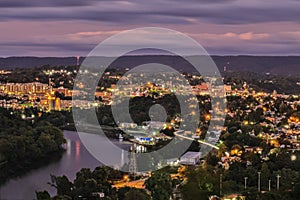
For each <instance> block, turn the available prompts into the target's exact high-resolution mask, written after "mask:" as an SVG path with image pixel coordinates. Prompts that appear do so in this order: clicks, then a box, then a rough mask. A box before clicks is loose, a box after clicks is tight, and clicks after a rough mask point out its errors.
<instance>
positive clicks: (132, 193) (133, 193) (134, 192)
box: [124, 188, 151, 200]
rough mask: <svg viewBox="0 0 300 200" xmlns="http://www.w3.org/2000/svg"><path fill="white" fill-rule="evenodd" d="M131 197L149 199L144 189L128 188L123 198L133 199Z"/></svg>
mask: <svg viewBox="0 0 300 200" xmlns="http://www.w3.org/2000/svg"><path fill="white" fill-rule="evenodd" d="M133 199H141V200H151V197H150V195H148V194H147V193H146V191H145V190H140V189H136V188H130V190H129V191H128V192H126V193H125V195H124V200H133Z"/></svg>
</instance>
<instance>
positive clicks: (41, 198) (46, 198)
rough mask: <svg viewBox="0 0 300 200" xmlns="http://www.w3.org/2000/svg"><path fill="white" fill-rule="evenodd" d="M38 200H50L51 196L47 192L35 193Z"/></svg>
mask: <svg viewBox="0 0 300 200" xmlns="http://www.w3.org/2000/svg"><path fill="white" fill-rule="evenodd" d="M35 195H36V198H37V200H50V199H51V196H50V194H49V193H48V192H47V191H45V190H44V191H43V192H35Z"/></svg>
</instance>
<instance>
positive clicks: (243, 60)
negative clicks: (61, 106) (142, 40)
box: [0, 55, 300, 75]
mask: <svg viewBox="0 0 300 200" xmlns="http://www.w3.org/2000/svg"><path fill="white" fill-rule="evenodd" d="M157 56H160V57H163V60H165V61H168V59H170V60H169V62H167V63H170V64H171V63H172V61H171V59H172V56H163V55H156V56H155V55H151V56H143V55H138V56H134V57H135V58H134V60H135V61H136V63H139V61H140V60H141V59H143V60H144V59H146V60H149V58H150V59H151V57H156V58H155V59H156V60H157V59H158V58H157ZM212 58H213V60H214V61H215V63H216V64H217V66H218V67H219V69H220V71H223V69H224V66H226V68H227V70H228V71H251V72H256V73H271V74H273V75H300V56H212ZM83 59H84V57H82V58H81V59H80V62H82V61H83ZM130 60H132V59H130ZM123 61H124V63H123V64H122V63H121V64H122V65H121V67H126V65H128V64H129V63H128V60H126V59H124V60H123ZM121 62H122V61H121ZM76 63H77V60H76V57H8V58H0V69H13V68H33V67H38V66H44V65H51V66H71V65H76ZM134 63H135V62H134ZM129 65H133V63H130V64H129ZM117 67H119V66H117ZM175 68H177V70H180V71H186V69H185V67H184V64H182V65H181V64H180V63H176V67H175ZM187 70H188V69H187Z"/></svg>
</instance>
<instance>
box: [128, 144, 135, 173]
mask: <svg viewBox="0 0 300 200" xmlns="http://www.w3.org/2000/svg"><path fill="white" fill-rule="evenodd" d="M129 153H130V160H129V173H130V174H131V175H133V177H134V178H135V175H136V172H137V166H136V155H135V154H136V153H135V146H131V147H130V152H129Z"/></svg>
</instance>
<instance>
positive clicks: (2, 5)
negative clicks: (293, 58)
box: [0, 0, 300, 57]
mask: <svg viewBox="0 0 300 200" xmlns="http://www.w3.org/2000/svg"><path fill="white" fill-rule="evenodd" d="M139 27H163V28H170V29H174V30H177V31H180V32H183V33H185V34H187V35H189V36H191V37H192V38H194V39H195V40H197V41H198V42H199V43H200V44H202V45H203V46H204V47H205V48H206V50H207V51H208V52H209V53H210V54H212V55H238V54H249V55H300V1H299V0H284V1H282V0H133V1H113V0H42V1H37V0H0V30H1V31H0V36H1V37H0V47H1V48H0V56H1V57H7V56H76V55H81V56H85V55H87V54H88V53H89V52H90V51H91V50H92V49H93V48H94V47H95V46H96V45H97V44H98V43H99V42H101V41H102V40H104V39H105V38H107V37H109V36H111V35H113V34H115V33H118V32H120V31H122V30H127V29H132V28H139Z"/></svg>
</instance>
